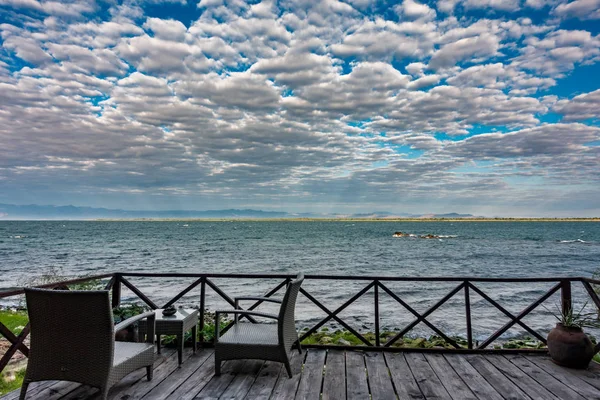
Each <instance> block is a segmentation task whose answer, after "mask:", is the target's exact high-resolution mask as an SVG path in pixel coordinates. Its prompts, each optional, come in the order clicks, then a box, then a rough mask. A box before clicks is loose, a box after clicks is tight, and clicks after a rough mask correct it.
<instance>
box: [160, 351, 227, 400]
mask: <svg viewBox="0 0 600 400" xmlns="http://www.w3.org/2000/svg"><path fill="white" fill-rule="evenodd" d="M214 374H215V354H214V352H213V353H212V354H211V355H210V357H208V359H207V360H206V361H205V362H204V363H203V364H202V365H201V366H200V368H198V369H197V370H196V371H194V373H193V374H192V375H190V377H189V378H188V379H186V380H185V381H184V382H183V383H182V384H181V385H180V386H179V387H178V388H177V389H175V390H174V391H173V392H172V393H171V394H170V395H169V397H167V398H166V400H191V399H193V398H194V397H196V394H197V393H198V392H200V391H201V390H202V389H203V388H204V386H206V385H207V384H208V382H209V381H210V380H211V379H212V378H213V375H214Z"/></svg>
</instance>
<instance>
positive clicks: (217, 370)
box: [215, 357, 221, 376]
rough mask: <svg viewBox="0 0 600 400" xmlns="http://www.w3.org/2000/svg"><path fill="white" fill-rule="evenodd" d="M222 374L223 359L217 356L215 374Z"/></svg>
mask: <svg viewBox="0 0 600 400" xmlns="http://www.w3.org/2000/svg"><path fill="white" fill-rule="evenodd" d="M220 375H221V360H220V359H218V358H217V357H215V376H220Z"/></svg>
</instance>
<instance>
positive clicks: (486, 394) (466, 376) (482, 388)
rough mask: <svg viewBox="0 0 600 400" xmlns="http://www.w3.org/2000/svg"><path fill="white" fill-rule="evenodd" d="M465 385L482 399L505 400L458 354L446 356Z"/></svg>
mask: <svg viewBox="0 0 600 400" xmlns="http://www.w3.org/2000/svg"><path fill="white" fill-rule="evenodd" d="M444 356H445V357H446V360H448V362H449V363H450V365H452V368H454V370H455V371H456V373H457V374H458V375H460V377H461V378H462V380H463V381H464V382H465V384H466V385H467V386H468V387H469V389H471V391H472V392H473V393H475V395H476V396H477V397H478V398H480V399H485V400H503V397H502V396H501V395H500V394H499V393H498V392H497V391H496V390H495V389H494V388H493V387H492V386H491V385H490V384H489V383H488V382H487V381H486V380H485V378H484V377H483V376H481V375H480V374H479V373H478V372H477V370H476V369H475V368H473V366H472V365H471V364H469V362H468V361H467V360H466V359H465V358H464V357H463V356H462V355H458V354H452V355H450V354H446V355H444Z"/></svg>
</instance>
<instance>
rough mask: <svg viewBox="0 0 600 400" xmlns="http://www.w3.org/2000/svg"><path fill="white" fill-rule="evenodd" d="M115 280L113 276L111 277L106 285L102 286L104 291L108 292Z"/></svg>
mask: <svg viewBox="0 0 600 400" xmlns="http://www.w3.org/2000/svg"><path fill="white" fill-rule="evenodd" d="M116 280H117V278H115V276H114V275H113V276H112V277H111V278H110V280H109V281H108V282H107V283H106V285H105V286H104V290H110V289H112V287H113V285H114V284H115V281H116Z"/></svg>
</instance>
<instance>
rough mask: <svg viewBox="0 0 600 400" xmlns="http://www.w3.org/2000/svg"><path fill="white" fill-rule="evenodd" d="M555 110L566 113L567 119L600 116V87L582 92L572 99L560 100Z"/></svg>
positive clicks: (595, 117)
mask: <svg viewBox="0 0 600 400" xmlns="http://www.w3.org/2000/svg"><path fill="white" fill-rule="evenodd" d="M553 109H554V111H555V112H557V113H559V114H562V115H564V119H565V120H566V121H574V120H575V121H578V120H579V121H581V120H587V119H599V118H600V89H599V90H595V91H593V92H590V93H584V94H580V95H578V96H575V97H574V98H573V99H571V100H561V101H558V102H557V103H556V104H555V105H554V107H553Z"/></svg>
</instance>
